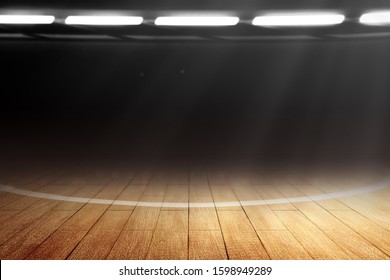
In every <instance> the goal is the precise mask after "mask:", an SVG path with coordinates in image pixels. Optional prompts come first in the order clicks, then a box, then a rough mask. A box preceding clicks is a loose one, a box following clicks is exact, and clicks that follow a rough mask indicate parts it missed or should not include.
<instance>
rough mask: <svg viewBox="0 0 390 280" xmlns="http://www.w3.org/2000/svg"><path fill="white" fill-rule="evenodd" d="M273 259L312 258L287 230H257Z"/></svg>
mask: <svg viewBox="0 0 390 280" xmlns="http://www.w3.org/2000/svg"><path fill="white" fill-rule="evenodd" d="M257 234H258V235H259V236H260V239H261V241H262V243H263V244H264V247H265V249H266V250H267V253H268V254H269V256H270V257H271V259H273V260H311V259H312V258H311V257H310V255H309V254H308V253H307V251H306V250H305V249H304V248H303V247H302V245H301V244H300V243H299V242H298V241H297V240H296V239H295V237H294V236H293V235H292V234H291V233H290V232H289V231H286V230H285V231H258V232H257Z"/></svg>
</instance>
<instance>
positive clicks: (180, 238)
mask: <svg viewBox="0 0 390 280" xmlns="http://www.w3.org/2000/svg"><path fill="white" fill-rule="evenodd" d="M146 259H153V260H156V259H157V260H160V259H162V260H171V259H176V260H179V259H188V211H161V213H160V216H159V219H158V223H157V227H156V230H155V231H154V234H153V238H152V242H151V245H150V248H149V252H148V254H147V256H146Z"/></svg>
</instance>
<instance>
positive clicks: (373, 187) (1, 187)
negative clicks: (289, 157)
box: [0, 177, 390, 208]
mask: <svg viewBox="0 0 390 280" xmlns="http://www.w3.org/2000/svg"><path fill="white" fill-rule="evenodd" d="M389 186H390V177H388V178H386V179H384V180H383V181H381V182H379V183H376V184H373V185H370V186H367V187H362V188H357V189H352V190H348V191H341V192H334V193H327V194H320V195H310V196H301V197H290V198H276V199H264V200H246V201H230V202H215V203H214V202H204V203H202V202H201V203H179V202H146V201H128V200H112V199H96V198H84V197H75V196H63V195H55V194H49V193H42V192H33V191H28V190H23V189H19V188H15V187H11V186H7V185H3V184H0V190H1V191H4V192H8V193H14V194H19V195H24V196H29V197H36V198H44V199H50V200H58V201H66V202H79V203H93V204H109V205H121V206H142V207H172V208H201V207H234V206H255V205H270V204H281V203H289V202H307V201H320V200H327V199H334V198H342V197H348V196H354V195H360V194H365V193H370V192H374V191H378V190H381V189H384V188H387V187H389Z"/></svg>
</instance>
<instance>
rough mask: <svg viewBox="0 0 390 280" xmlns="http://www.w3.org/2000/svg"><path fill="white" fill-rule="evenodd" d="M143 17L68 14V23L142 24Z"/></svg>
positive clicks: (66, 20) (66, 22) (66, 21)
mask: <svg viewBox="0 0 390 280" xmlns="http://www.w3.org/2000/svg"><path fill="white" fill-rule="evenodd" d="M143 20H144V19H143V18H142V17H134V16H68V17H67V18H66V19H65V24H68V25H140V24H141V23H142V22H143Z"/></svg>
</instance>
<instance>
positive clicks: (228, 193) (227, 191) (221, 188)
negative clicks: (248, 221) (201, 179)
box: [210, 185, 242, 211]
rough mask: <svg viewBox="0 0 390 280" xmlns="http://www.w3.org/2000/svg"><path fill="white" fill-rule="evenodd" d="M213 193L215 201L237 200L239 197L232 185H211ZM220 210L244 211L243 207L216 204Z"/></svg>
mask: <svg viewBox="0 0 390 280" xmlns="http://www.w3.org/2000/svg"><path fill="white" fill-rule="evenodd" d="M210 188H211V193H212V196H213V200H214V202H215V203H220V202H237V203H238V198H237V196H236V194H235V193H234V191H233V189H232V187H231V186H230V185H210ZM216 208H217V210H219V211H223V210H226V211H242V208H241V207H236V206H218V205H217V206H216Z"/></svg>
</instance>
